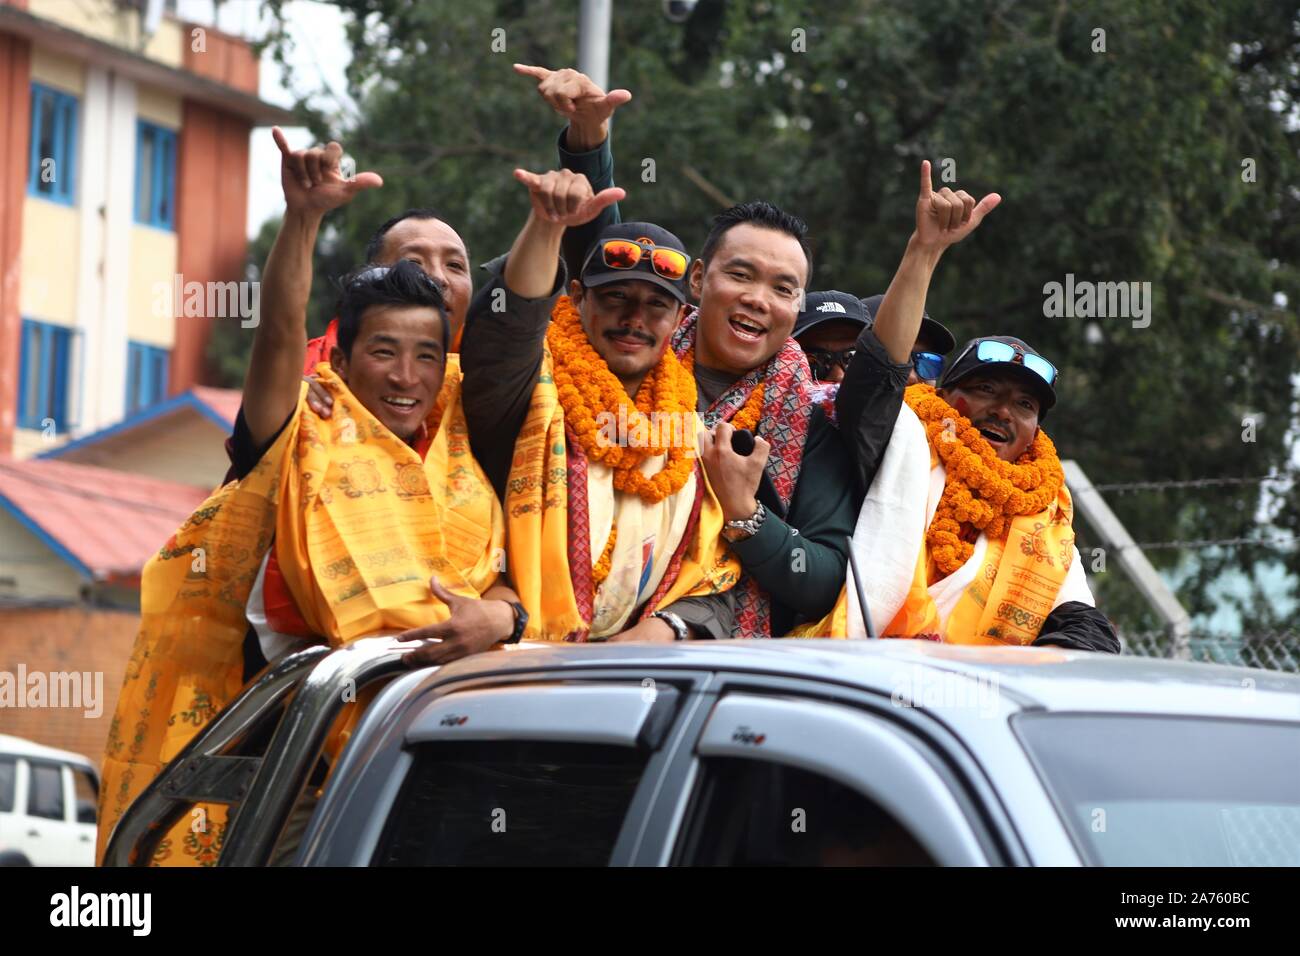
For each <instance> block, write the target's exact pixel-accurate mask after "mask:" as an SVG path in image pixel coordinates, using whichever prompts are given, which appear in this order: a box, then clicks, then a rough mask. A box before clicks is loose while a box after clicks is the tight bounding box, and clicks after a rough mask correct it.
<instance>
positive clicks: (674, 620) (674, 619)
mask: <svg viewBox="0 0 1300 956" xmlns="http://www.w3.org/2000/svg"><path fill="white" fill-rule="evenodd" d="M650 616H651V617H657V618H659V620H661V621H663V622H664V623H665V624H667V625H668V626H669V627H671V628H672V629H673V640H674V641H684V640H686V639H687V638H689V637H690V636H691V632H690V631H689V630H687V629H686V622H685V621H683V620H682V619H681V618H680V617H678V616H677V615H676V614H674V613H673V612H672V611H655V612H654V613H653V614H651V615H650Z"/></svg>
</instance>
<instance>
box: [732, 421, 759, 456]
mask: <svg viewBox="0 0 1300 956" xmlns="http://www.w3.org/2000/svg"><path fill="white" fill-rule="evenodd" d="M731 450H732V451H734V452H735V453H736V454H737V455H744V456H745V457H747V458H748V457H749V456H750V455H752V454H753V453H754V433H753V432H751V431H750V430H749V429H748V428H737V429H736V430H735V431H734V432H732V433H731Z"/></svg>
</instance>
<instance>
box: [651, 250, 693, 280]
mask: <svg viewBox="0 0 1300 956" xmlns="http://www.w3.org/2000/svg"><path fill="white" fill-rule="evenodd" d="M650 256H651V259H650V261H651V262H653V263H654V267H655V272H657V273H659V274H660V275H661V276H663V277H664V278H665V279H680V278H681V277H682V276H684V275H686V256H684V255H682V254H681V253H680V252H678V251H677V250H676V249H656V250H654V251H653V252H652V253H650Z"/></svg>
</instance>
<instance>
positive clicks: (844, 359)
mask: <svg viewBox="0 0 1300 956" xmlns="http://www.w3.org/2000/svg"><path fill="white" fill-rule="evenodd" d="M856 351H857V349H840V350H838V351H831V350H830V349H804V354H805V355H807V356H808V368H809V369H810V370H811V371H812V375H813V378H815V379H817V380H818V381H821V380H823V379H825V378H826V377H827V376H829V375H830V374H831V369H833V368H834V367H835V366H837V365H838V366H839V367H840V368H841V369H844V370H846V371H847V370H848V367H849V363H850V362H852V361H853V354H854V353H855V352H856Z"/></svg>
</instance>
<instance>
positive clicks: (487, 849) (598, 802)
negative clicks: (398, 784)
mask: <svg viewBox="0 0 1300 956" xmlns="http://www.w3.org/2000/svg"><path fill="white" fill-rule="evenodd" d="M648 756H649V752H648V751H645V750H640V749H634V748H631V747H616V746H606V745H595V744H574V743H554V742H549V741H537V742H535V741H465V742H454V743H443V742H438V743H427V744H420V745H417V746H416V747H415V748H414V758H415V760H414V764H413V765H412V767H411V769H410V771H409V773H408V774H407V778H406V781H405V783H404V785H403V787H402V791H401V793H400V794H399V795H398V797H397V799H396V800H395V801H394V803H393V809H392V812H391V813H390V815H389V819H388V821H387V823H386V824H385V828H384V833H383V835H382V836H381V838H380V841H379V846H378V849H377V850H376V853H375V857H374V859H373V863H374V865H377V866H455V865H474V866H556V865H571V866H604V865H606V864H608V863H609V858H610V853H611V852H612V851H613V848H614V843H615V841H616V840H617V839H618V834H619V830H620V829H621V828H622V825H623V818H624V816H625V815H626V814H627V808H628V805H629V804H630V803H631V801H632V795H633V793H634V792H635V790H636V787H637V784H638V782H639V781H640V779H641V774H642V772H643V771H644V769H645V764H646V760H647V758H648Z"/></svg>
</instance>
